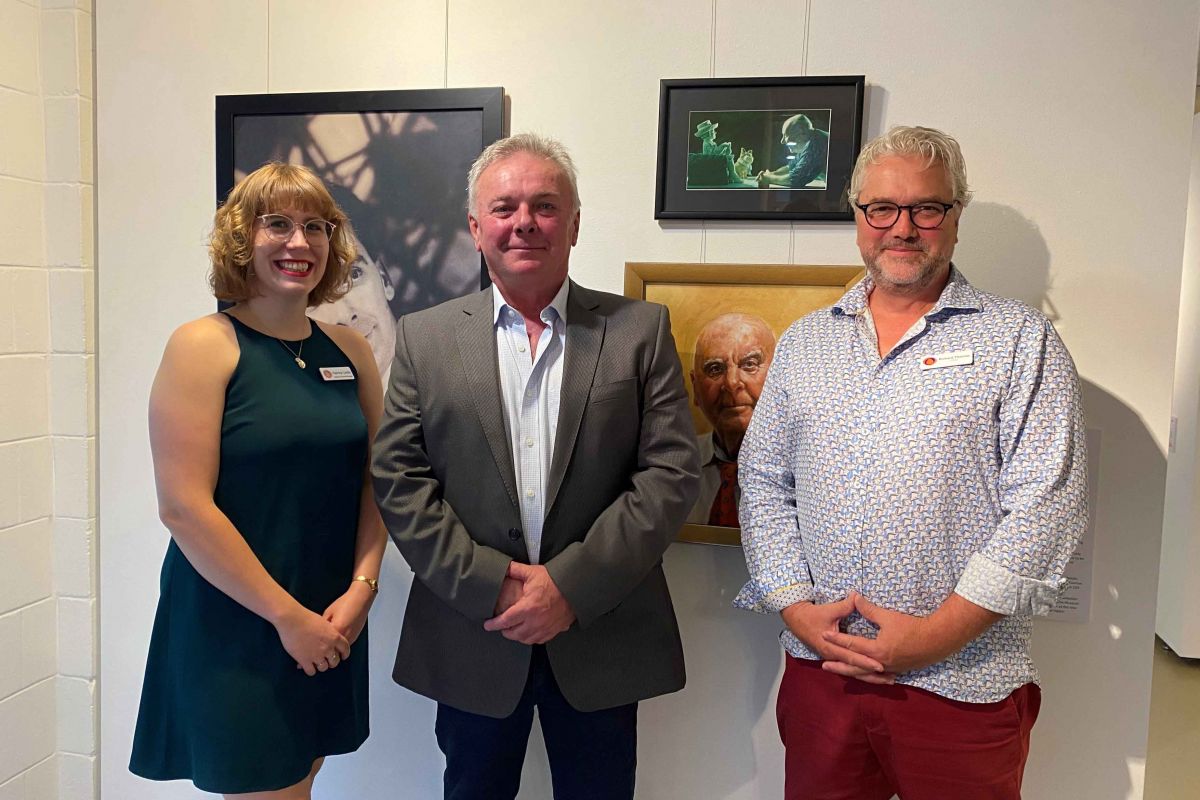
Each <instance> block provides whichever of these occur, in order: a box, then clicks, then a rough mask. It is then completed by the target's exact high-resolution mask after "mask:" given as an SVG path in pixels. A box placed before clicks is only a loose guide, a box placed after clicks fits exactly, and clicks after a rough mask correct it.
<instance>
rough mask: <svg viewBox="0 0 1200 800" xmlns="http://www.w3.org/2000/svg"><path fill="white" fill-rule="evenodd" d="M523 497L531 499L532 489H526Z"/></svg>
mask: <svg viewBox="0 0 1200 800" xmlns="http://www.w3.org/2000/svg"><path fill="white" fill-rule="evenodd" d="M525 496H526V497H533V489H526V490H525Z"/></svg>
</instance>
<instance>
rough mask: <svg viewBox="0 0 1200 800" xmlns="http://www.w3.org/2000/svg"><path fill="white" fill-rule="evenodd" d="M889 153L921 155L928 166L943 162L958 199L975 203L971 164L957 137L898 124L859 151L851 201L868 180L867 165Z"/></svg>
mask: <svg viewBox="0 0 1200 800" xmlns="http://www.w3.org/2000/svg"><path fill="white" fill-rule="evenodd" d="M888 156H917V157H919V158H923V159H925V166H927V167H929V166H933V164H934V163H938V164H941V165H942V167H943V168H944V169H945V170H946V176H947V177H948V178H950V189H951V191H952V192H953V193H954V199H955V200H957V201H958V202H959V203H961V204H962V206H963V207H964V208H966V206H967V204H968V203H970V202H971V189H970V188H969V187H968V186H967V163H966V161H964V160H963V154H962V150H961V149H959V146H958V142H957V141H956V140H955V138H954V137H953V136H951V135H949V134H947V133H943V132H942V131H939V130H937V129H936V128H921V127H909V126H906V125H897V126H896V127H894V128H892V129H891V130H889V131H888V132H887V133H885V134H883V135H882V136H878V137H876V138H874V139H872V140H871V141H870V142H868V143H867V145H866V146H865V147H864V148H863V149H862V152H860V153H859V154H858V160H857V161H856V162H855V163H854V173H853V174H852V175H851V176H850V202H851V203H857V202H858V194H859V192H860V191H862V185H863V181H864V180H865V179H866V175H867V167H869V166H871V165H872V164H876V163H878V162H879V161H880V160H881V159H884V158H887V157H888Z"/></svg>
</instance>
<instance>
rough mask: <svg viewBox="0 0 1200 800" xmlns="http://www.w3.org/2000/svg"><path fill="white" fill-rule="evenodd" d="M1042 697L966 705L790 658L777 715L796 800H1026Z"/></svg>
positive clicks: (1031, 687)
mask: <svg viewBox="0 0 1200 800" xmlns="http://www.w3.org/2000/svg"><path fill="white" fill-rule="evenodd" d="M1041 699H1042V695H1041V690H1040V689H1038V687H1037V685H1036V684H1032V683H1027V684H1025V685H1024V686H1022V687H1021V688H1019V689H1017V690H1016V691H1014V692H1013V693H1012V694H1010V695H1009V696H1008V697H1006V698H1004V699H1003V700H1000V701H998V702H995V703H963V702H960V701H958V700H949V699H947V698H945V697H941V696H939V695H936V694H933V693H932V692H927V691H925V690H923V689H914V688H913V687H911V686H900V685H894V686H876V685H874V684H869V683H863V682H862V681H859V680H854V679H853V678H843V677H842V676H840V675H835V674H833V673H832V672H826V671H825V670H823V669H821V662H819V661H807V660H804V659H798V658H793V657H792V656H788V657H787V666H786V668H785V669H784V673H783V681H782V683H781V684H780V686H779V701H778V704H777V706H776V717H777V719H778V722H779V736H780V738H781V739H783V746H784V749H785V751H786V762H785V764H786V766H785V769H786V781H785V793H784V796H785V798H786V800H888V798H890V797H891V796H892V795H893V794H897V795H899V796H900V799H901V800H1019V798H1020V797H1021V778H1022V776H1023V774H1024V771H1025V759H1026V757H1027V756H1028V755H1029V732H1030V731H1031V730H1032V729H1033V723H1034V722H1035V721H1037V715H1038V709H1039V707H1040V706H1041Z"/></svg>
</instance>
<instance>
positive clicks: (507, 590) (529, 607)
mask: <svg viewBox="0 0 1200 800" xmlns="http://www.w3.org/2000/svg"><path fill="white" fill-rule="evenodd" d="M574 621H575V612H574V611H572V610H571V605H570V603H568V602H567V599H566V598H565V597H563V595H562V592H560V591H559V590H558V587H557V586H555V585H554V580H553V579H552V578H551V577H550V573H549V572H548V571H547V570H546V568H545V567H544V566H542V565H540V564H521V563H519V562H517V561H512V562H509V565H508V572H507V574H506V575H505V578H504V581H503V582H502V583H501V584H500V596H499V597H498V598H497V599H496V615H495V616H494V617H492V618H491V619H489V620H488V621H486V622H484V623H483V629H484V630H486V631H499V632H500V635H501V636H503V637H504V638H505V639H511V640H513V641H514V642H520V643H521V644H545V643H546V642H548V641H550V640H551V639H553V638H554V637H555V636H557V635H558V634H560V633H562V632H563V631H565V630H566V629H567V628H569V627H571V623H572V622H574Z"/></svg>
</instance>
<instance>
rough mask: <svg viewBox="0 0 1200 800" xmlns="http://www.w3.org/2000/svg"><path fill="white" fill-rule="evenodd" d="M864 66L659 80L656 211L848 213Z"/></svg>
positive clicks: (675, 214)
mask: <svg viewBox="0 0 1200 800" xmlns="http://www.w3.org/2000/svg"><path fill="white" fill-rule="evenodd" d="M864 90H865V78H864V76H862V75H836V76H821V77H783V78H707V79H678V80H664V81H662V82H661V85H660V90H659V124H658V175H657V183H656V189H655V199H654V217H655V219H766V220H770V219H778V220H851V219H853V218H854V213H853V211H854V210H853V209H852V208H851V206H850V202H849V199H848V197H847V191H848V189H849V187H850V173H851V171H852V170H853V168H854V160H855V159H856V158H857V157H858V151H859V149H860V148H861V147H862V126H863V95H864Z"/></svg>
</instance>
